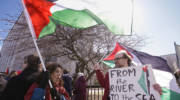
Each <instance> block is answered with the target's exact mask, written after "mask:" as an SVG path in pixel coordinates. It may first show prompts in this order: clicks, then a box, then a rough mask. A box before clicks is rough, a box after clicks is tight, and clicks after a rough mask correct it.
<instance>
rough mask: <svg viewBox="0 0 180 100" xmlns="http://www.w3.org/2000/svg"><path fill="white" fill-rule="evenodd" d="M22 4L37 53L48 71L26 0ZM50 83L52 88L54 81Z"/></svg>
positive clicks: (44, 68)
mask: <svg viewBox="0 0 180 100" xmlns="http://www.w3.org/2000/svg"><path fill="white" fill-rule="evenodd" d="M22 5H23V7H24V12H25V16H26V20H27V22H28V26H29V29H30V31H31V32H30V33H31V35H32V39H33V42H34V45H35V47H36V50H37V53H38V55H39V58H40V61H41V64H42V68H43V70H44V71H46V67H45V64H44V60H43V58H42V55H41V53H40V50H39V47H38V45H37V42H36V40H37V39H36V36H35V32H34V29H33V26H32V22H31V21H30V17H29V14H28V13H27V9H26V7H25V4H24V0H22ZM49 85H50V88H53V86H52V83H51V81H50V80H49Z"/></svg>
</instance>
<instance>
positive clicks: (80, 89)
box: [73, 76, 87, 100]
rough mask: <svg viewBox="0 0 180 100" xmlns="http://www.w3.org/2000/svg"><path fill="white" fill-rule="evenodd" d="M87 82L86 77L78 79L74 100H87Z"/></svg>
mask: <svg viewBox="0 0 180 100" xmlns="http://www.w3.org/2000/svg"><path fill="white" fill-rule="evenodd" d="M86 86H87V85H86V80H85V77H84V76H81V77H79V78H78V79H77V81H76V83H75V87H74V91H73V93H74V100H86Z"/></svg>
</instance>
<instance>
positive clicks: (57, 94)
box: [50, 88, 62, 100]
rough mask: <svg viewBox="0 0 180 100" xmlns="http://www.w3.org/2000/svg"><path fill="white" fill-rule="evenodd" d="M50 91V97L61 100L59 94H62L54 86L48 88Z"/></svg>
mask: <svg viewBox="0 0 180 100" xmlns="http://www.w3.org/2000/svg"><path fill="white" fill-rule="evenodd" d="M50 93H51V95H52V98H53V99H54V100H61V96H62V95H61V94H60V93H58V92H57V91H56V89H55V88H51V89H50Z"/></svg>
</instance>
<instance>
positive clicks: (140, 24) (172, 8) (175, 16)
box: [0, 0, 180, 56]
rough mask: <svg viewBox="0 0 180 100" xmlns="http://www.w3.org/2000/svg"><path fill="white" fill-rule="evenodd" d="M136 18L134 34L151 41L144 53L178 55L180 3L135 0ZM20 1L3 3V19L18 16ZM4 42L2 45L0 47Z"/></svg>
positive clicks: (0, 34) (3, 34)
mask: <svg viewBox="0 0 180 100" xmlns="http://www.w3.org/2000/svg"><path fill="white" fill-rule="evenodd" d="M134 2H135V4H134V5H135V16H134V31H135V32H136V33H138V34H139V35H145V36H147V37H148V38H149V39H148V40H146V42H147V44H146V46H145V47H142V49H141V51H143V52H147V53H149V54H152V55H157V56H159V55H165V54H170V53H175V49H174V41H176V42H177V44H180V11H179V10H180V6H179V5H180V0H134ZM20 4H21V3H20V0H2V1H1V4H0V14H1V15H0V18H3V17H5V14H10V15H19V14H20V12H21V8H22V7H21V5H20ZM5 24H6V23H3V22H1V23H0V38H5V37H6V35H7V32H2V30H4V29H6V28H9V27H12V25H11V26H9V27H7V26H6V25H5ZM1 45H2V42H0V47H1Z"/></svg>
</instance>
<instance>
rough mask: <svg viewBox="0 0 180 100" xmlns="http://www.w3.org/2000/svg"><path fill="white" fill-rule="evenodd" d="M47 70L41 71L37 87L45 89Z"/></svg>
mask: <svg viewBox="0 0 180 100" xmlns="http://www.w3.org/2000/svg"><path fill="white" fill-rule="evenodd" d="M49 77H50V75H49V71H45V72H42V80H41V81H40V83H39V88H42V89H45V88H46V85H47V84H48V81H49Z"/></svg>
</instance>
